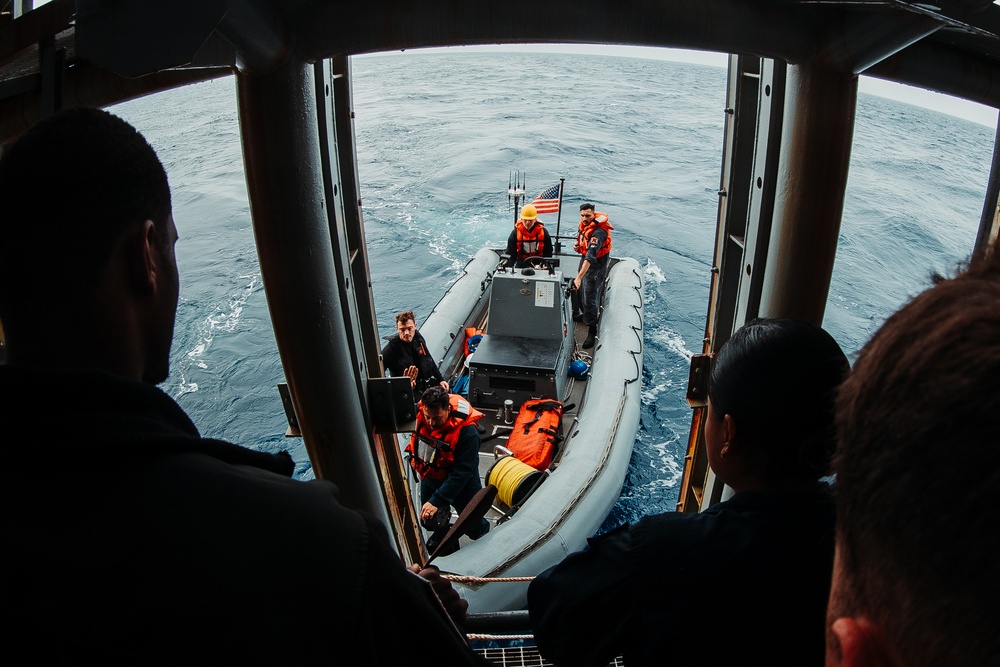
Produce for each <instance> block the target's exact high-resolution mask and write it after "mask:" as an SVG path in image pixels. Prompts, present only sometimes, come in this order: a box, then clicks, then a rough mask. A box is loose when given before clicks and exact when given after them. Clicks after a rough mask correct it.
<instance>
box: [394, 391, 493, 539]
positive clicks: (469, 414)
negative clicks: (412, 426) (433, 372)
mask: <svg viewBox="0 0 1000 667" xmlns="http://www.w3.org/2000/svg"><path fill="white" fill-rule="evenodd" d="M482 417H483V413H481V412H480V411H479V410H476V409H475V408H474V407H472V405H471V404H470V403H469V402H468V401H467V400H465V399H464V398H462V397H461V396H459V395H457V394H449V393H448V392H447V391H446V390H444V389H441V388H440V387H431V388H430V389H428V390H427V391H425V392H424V393H423V396H421V398H420V403H419V405H418V410H417V430H416V432H415V433H414V434H413V436H412V437H411V438H410V444H408V445H407V446H406V452H407V454H408V455H409V460H410V467H412V468H413V469H414V470H415V471H416V473H417V476H418V477H420V502H421V507H420V522H421V523H422V524H423V525H424V527H425V528H427V529H428V530H431V531H432V534H431V537H430V539H429V540H428V541H427V549H428V550H429V551H431V552H433V551H434V550H435V548H436V547H437V545H438V543H440V541H441V539H442V538H444V536H445V533H447V532H448V527H449V523H450V520H451V509H450V507H452V506H453V507H455V509H456V510H457V511H458V512H459V513H461V512H462V510H464V509H465V506H466V505H468V504H469V501H470V500H472V497H473V496H474V495H476V492H477V491H479V490H480V489H482V488H483V483H482V480H480V479H479V431H478V430H477V429H476V425H475V424H476V422H477V421H479V420H480V419H482ZM489 529H490V524H489V522H488V521H487V520H486V519H480V520H479V523H478V524H475V525H473V526H472V527H471V528H470V529H469V530H468V532H467V533H466V534H467V535H468V536H469V537H471V538H472V539H474V540H475V539H479V538H480V537H482V536H483V535H485V534H486V533H487V532H488V531H489ZM457 548H458V543H457V542H456V543H455V549H457ZM449 553H450V552H449ZM439 555H441V556H445V555H447V554H446V553H444V552H443V551H442V553H441V554H439Z"/></svg>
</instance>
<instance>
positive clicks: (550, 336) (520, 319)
mask: <svg viewBox="0 0 1000 667" xmlns="http://www.w3.org/2000/svg"><path fill="white" fill-rule="evenodd" d="M563 290H564V287H563V275H562V272H561V271H551V272H550V271H544V270H542V271H538V270H532V269H513V270H511V271H509V272H505V273H501V272H497V273H496V274H495V275H494V276H493V286H492V293H491V295H490V305H489V319H488V325H487V333H486V334H485V335H484V336H483V339H482V341H481V342H480V343H479V346H478V347H477V348H476V352H475V354H473V355H472V358H471V360H470V362H469V398H470V400H471V401H472V403H473V405H476V406H478V407H485V408H500V407H503V405H504V402H505V401H507V400H511V401H513V407H514V409H515V410H516V409H518V408H520V406H521V404H523V403H524V402H525V401H526V400H529V399H531V398H541V397H550V398H559V397H561V396H563V389H564V385H565V383H566V366H567V364H568V363H569V358H570V354H571V353H572V348H573V337H572V335H571V333H570V332H571V331H572V326H571V313H570V306H569V300H568V299H567V298H566V296H565V294H564V291H563Z"/></svg>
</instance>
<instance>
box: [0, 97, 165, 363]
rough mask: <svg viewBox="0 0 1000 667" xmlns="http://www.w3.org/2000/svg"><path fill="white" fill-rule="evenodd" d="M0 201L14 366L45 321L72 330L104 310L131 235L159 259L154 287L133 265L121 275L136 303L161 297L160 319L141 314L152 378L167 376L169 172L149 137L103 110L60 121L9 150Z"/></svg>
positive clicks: (1, 168) (0, 251) (4, 297)
mask: <svg viewBox="0 0 1000 667" xmlns="http://www.w3.org/2000/svg"><path fill="white" fill-rule="evenodd" d="M0 202H2V207H3V212H2V215H0V239H2V241H0V318H2V319H3V322H4V326H5V328H6V330H7V334H8V336H9V343H10V352H11V357H12V359H13V358H14V355H16V354H17V353H18V352H19V345H21V346H22V347H27V346H28V345H29V344H30V340H29V339H30V336H29V335H28V334H27V328H28V327H32V326H35V327H36V331H35V332H34V333H37V332H38V330H40V329H41V325H40V324H39V323H43V322H44V323H48V322H52V321H53V320H54V318H57V317H59V316H62V317H63V319H64V320H65V319H69V320H70V322H68V323H67V322H63V326H69V327H72V326H73V324H75V323H76V322H74V321H72V320H73V319H74V318H76V317H79V316H80V315H81V314H82V313H84V312H88V313H89V312H91V311H92V310H93V306H94V305H95V304H101V303H102V299H105V297H106V295H105V294H103V293H102V291H104V290H106V288H107V286H108V283H109V275H110V274H109V271H111V270H112V269H111V268H110V263H111V258H112V256H113V255H114V254H115V253H116V252H119V251H121V250H122V244H123V243H131V239H132V238H133V237H134V238H135V239H136V243H135V244H132V245H134V246H135V247H132V246H130V247H129V248H128V250H129V251H130V252H132V251H135V252H138V248H139V246H138V244H139V243H140V241H139V237H140V236H143V235H145V236H148V238H149V242H150V243H151V244H152V245H153V246H154V249H153V250H154V253H155V254H156V255H157V257H156V258H155V263H156V264H157V266H156V272H155V275H153V274H152V273H151V274H150V279H151V280H152V281H153V283H155V285H154V286H148V285H147V286H146V288H144V287H143V286H142V285H141V283H142V280H141V277H140V276H138V275H137V273H138V272H140V271H141V269H140V268H138V267H137V266H133V265H129V266H126V267H122V272H123V274H122V275H125V276H126V278H127V280H126V282H128V283H129V288H134V289H133V291H135V290H138V291H137V292H136V293H135V296H137V297H142V296H143V295H142V294H141V292H142V291H143V290H144V289H145V290H146V291H150V292H152V291H157V292H158V293H157V295H156V299H155V300H156V303H155V307H156V309H158V311H159V312H158V313H157V315H156V317H153V313H152V307H153V304H151V303H150V304H146V306H145V308H146V311H145V312H144V313H143V315H142V317H143V318H144V319H145V320H146V323H145V324H144V326H145V329H146V331H145V332H144V333H145V336H146V337H147V338H148V339H149V340H148V343H149V345H148V346H147V347H148V349H147V350H144V351H143V352H142V354H148V355H150V358H149V359H147V360H146V362H145V363H146V364H147V365H149V366H150V369H149V374H150V377H149V379H150V380H151V381H152V378H153V377H154V376H155V377H156V378H160V379H163V378H165V377H166V368H167V364H168V356H169V348H170V340H171V338H172V335H173V319H174V314H175V310H176V305H177V304H176V301H177V299H176V290H177V285H176V282H177V276H176V262H175V260H174V255H173V243H174V241H175V240H176V229H175V228H174V225H173V220H172V218H171V208H170V188H169V185H168V183H167V175H166V172H165V171H164V169H163V166H162V165H161V164H160V161H159V159H158V158H157V156H156V153H155V152H154V151H153V149H152V147H150V145H149V144H148V143H147V142H146V140H145V138H143V136H142V135H141V134H139V132H137V131H136V130H135V128H133V127H132V126H131V125H129V124H128V123H126V122H125V121H123V120H121V119H120V118H118V117H116V116H114V115H112V114H110V113H108V112H106V111H102V110H98V109H72V110H66V111H61V112H59V113H57V114H54V115H53V116H50V117H49V118H46V119H45V120H42V121H41V122H39V123H38V124H37V125H35V126H34V127H32V128H31V129H30V130H28V131H27V132H26V133H25V134H24V135H23V136H22V137H20V138H19V139H18V140H17V141H15V142H14V143H12V144H10V145H9V146H7V147H6V149H5V150H4V153H3V157H2V158H0ZM147 223H149V224H147ZM146 228H148V229H146ZM144 229H146V231H145V232H144V231H143V230H144ZM127 239H128V240H127ZM134 258H135V255H134V252H133V259H134ZM136 261H139V260H136ZM132 278H135V284H132V282H131V279H132ZM147 282H148V281H147ZM171 282H172V283H173V284H171ZM123 289H124V288H123ZM171 291H172V292H173V293H174V294H173V297H172V299H171V297H170V292H171ZM171 301H172V303H171ZM154 320H155V322H154ZM154 325H155V326H154ZM154 338H156V339H159V340H152V339H154ZM164 347H165V349H164ZM153 356H155V357H157V358H156V359H155V360H154V359H153V358H152V357H153ZM161 357H162V358H161ZM152 366H156V367H157V368H155V369H153V368H152ZM160 376H162V378H161V377H160ZM157 381H159V380H157Z"/></svg>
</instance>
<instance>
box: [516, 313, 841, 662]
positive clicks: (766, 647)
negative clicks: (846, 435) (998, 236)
mask: <svg viewBox="0 0 1000 667" xmlns="http://www.w3.org/2000/svg"><path fill="white" fill-rule="evenodd" d="M848 371H849V365H848V361H847V357H846V356H845V355H844V353H843V351H841V349H840V347H839V346H838V345H837V343H836V342H835V341H834V339H833V338H832V337H831V336H830V334H828V333H827V332H826V331H824V330H823V329H821V328H819V327H817V326H815V325H813V324H811V323H808V322H804V321H802V320H793V319H773V320H755V321H753V322H751V323H749V324H747V325H746V326H744V327H743V328H742V329H740V330H739V331H737V332H736V333H735V334H733V336H732V338H730V340H729V341H728V342H727V343H726V344H725V345H723V346H722V348H721V349H720V350H719V352H718V353H717V355H716V358H715V361H714V364H713V367H712V371H711V376H710V382H709V403H708V414H707V415H706V416H705V427H704V435H705V448H706V450H707V451H708V461H709V465H711V467H712V470H713V471H714V472H715V474H716V476H717V477H718V479H719V480H721V481H722V482H724V483H725V484H726V485H727V486H728V487H730V488H731V489H732V490H733V491H734V492H735V495H733V496H732V497H731V498H729V499H728V500H725V501H724V502H721V503H718V504H716V505H713V506H712V507H709V508H708V509H705V510H704V511H702V512H701V513H697V514H696V513H677V512H667V513H665V514H660V515H657V516H651V517H646V518H644V519H642V520H641V521H639V522H637V523H636V524H634V525H631V526H629V525H625V526H623V527H622V528H621V529H618V530H614V531H612V532H610V533H607V534H605V535H602V536H600V537H597V538H592V539H591V540H590V543H589V546H588V547H587V548H586V549H584V550H583V551H581V552H578V553H574V554H570V555H569V556H567V557H566V559H565V560H563V561H562V563H560V564H558V565H556V566H555V567H554V568H551V569H549V570H546V571H545V572H543V573H542V574H540V575H538V576H537V577H536V578H535V580H534V581H533V582H532V583H531V585H530V586H529V588H528V610H529V613H530V615H531V624H532V627H533V628H534V631H535V640H536V641H537V643H538V647H539V649H540V650H541V652H542V655H543V656H544V657H546V658H547V659H549V660H551V661H553V662H555V663H557V664H559V665H575V666H582V665H591V666H593V667H597V666H603V665H607V664H608V662H610V661H611V660H612V659H613V658H614V657H615V656H617V655H624V658H625V664H626V665H629V666H630V667H641V666H643V665H661V664H664V654H665V653H669V655H670V657H671V659H673V660H674V661H675V662H677V663H678V664H685V663H695V662H697V664H699V665H705V666H707V665H720V666H721V665H726V666H727V667H728V666H731V665H796V666H799V665H822V664H823V657H824V644H825V642H824V637H823V625H824V619H825V617H826V598H827V593H828V591H829V587H830V576H831V570H832V566H833V546H834V545H833V527H834V526H833V522H834V516H833V499H832V497H831V494H830V493H829V489H828V485H827V484H826V483H823V482H820V481H819V480H820V478H821V477H822V476H823V475H824V474H825V472H826V470H827V466H828V464H829V458H830V455H831V454H832V451H833V438H834V433H833V404H834V397H835V393H836V389H837V386H838V385H839V384H840V382H841V381H842V380H843V378H844V377H845V376H846V375H847V373H848ZM720 603H721V604H724V605H725V614H726V619H728V620H727V621H725V622H723V623H722V626H724V632H721V634H720V627H721V626H720V623H717V622H712V621H711V618H712V614H713V612H717V611H718V605H719V604H720Z"/></svg>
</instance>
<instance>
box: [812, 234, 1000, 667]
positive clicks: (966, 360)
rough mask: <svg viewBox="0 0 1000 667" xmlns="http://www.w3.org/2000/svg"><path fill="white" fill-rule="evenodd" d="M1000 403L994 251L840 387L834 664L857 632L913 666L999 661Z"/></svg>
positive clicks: (897, 328) (896, 328)
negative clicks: (999, 507)
mask: <svg viewBox="0 0 1000 667" xmlns="http://www.w3.org/2000/svg"><path fill="white" fill-rule="evenodd" d="M998 415H1000V253H997V252H994V253H993V256H992V258H991V259H989V260H980V261H976V262H974V263H973V264H972V265H971V267H970V268H969V270H968V271H966V272H963V273H960V274H959V275H958V276H957V277H956V278H954V279H951V280H944V281H942V282H940V283H939V284H938V285H936V286H935V287H933V288H931V289H929V290H927V291H926V292H924V293H923V294H921V295H919V296H918V297H916V298H915V299H913V300H912V301H911V302H910V303H908V304H907V305H906V306H904V307H903V308H902V309H900V310H899V312H897V313H896V314H895V315H893V316H892V317H890V318H889V319H888V320H886V322H885V324H883V325H882V327H881V328H880V329H879V330H878V331H877V332H876V333H875V335H874V336H873V337H872V339H871V340H870V341H869V342H868V344H867V345H865V347H864V349H863V350H862V351H861V354H860V356H859V357H858V360H857V362H856V364H855V368H854V372H853V374H852V375H851V377H850V379H849V380H847V382H845V383H844V385H843V387H842V389H841V392H840V397H839V399H838V405H837V428H838V431H837V438H838V447H837V454H836V457H835V459H834V471H835V472H836V474H837V482H836V485H835V488H836V496H837V558H836V564H835V567H834V582H833V590H832V592H831V598H830V609H829V620H830V623H831V624H833V623H834V622H836V624H835V625H833V631H832V632H830V633H829V634H828V638H829V639H830V641H829V654H828V662H827V664H828V665H834V664H839V661H840V660H841V658H842V657H843V656H842V655H841V651H840V649H841V647H842V645H848V644H850V643H851V642H854V643H853V644H850V645H851V646H853V648H850V649H849V651H848V652H849V653H850V652H851V651H855V650H857V649H858V647H861V648H863V649H864V650H865V651H870V653H864V654H863V655H865V656H871V655H874V656H876V657H877V656H885V655H889V656H895V658H896V659H898V660H899V664H903V665H910V666H914V665H985V664H992V663H994V662H995V661H996V660H997V656H998V655H1000V635H998V633H997V627H1000V612H998V611H997V607H996V599H995V598H996V591H998V590H1000V558H998V557H997V554H998V553H1000V531H998V530H997V525H998V524H997V519H996V510H995V509H994V507H995V504H996V494H997V489H1000V419H998ZM838 619H839V620H838ZM845 642H847V644H845Z"/></svg>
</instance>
